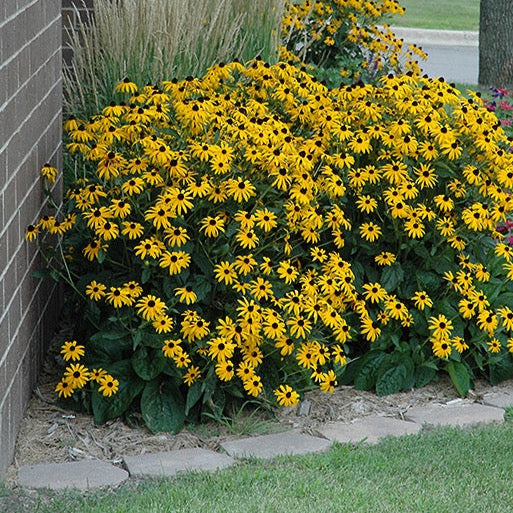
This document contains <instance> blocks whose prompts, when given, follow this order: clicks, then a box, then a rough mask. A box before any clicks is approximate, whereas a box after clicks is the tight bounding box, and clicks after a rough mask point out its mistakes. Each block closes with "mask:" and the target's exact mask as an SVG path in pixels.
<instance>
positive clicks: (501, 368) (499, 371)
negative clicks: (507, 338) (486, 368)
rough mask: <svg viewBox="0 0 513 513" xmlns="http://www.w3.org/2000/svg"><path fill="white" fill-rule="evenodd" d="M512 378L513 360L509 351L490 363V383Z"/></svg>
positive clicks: (495, 383)
mask: <svg viewBox="0 0 513 513" xmlns="http://www.w3.org/2000/svg"><path fill="white" fill-rule="evenodd" d="M511 378H513V361H512V360H511V356H510V354H509V353H508V354H507V355H505V356H504V357H503V358H501V359H500V360H499V361H497V362H495V363H492V364H490V383H491V384H492V385H498V384H499V383H501V382H502V381H505V380H507V379H511Z"/></svg>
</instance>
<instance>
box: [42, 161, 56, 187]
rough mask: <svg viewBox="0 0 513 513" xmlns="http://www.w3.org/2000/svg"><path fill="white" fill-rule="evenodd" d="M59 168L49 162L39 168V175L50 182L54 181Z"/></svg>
mask: <svg viewBox="0 0 513 513" xmlns="http://www.w3.org/2000/svg"><path fill="white" fill-rule="evenodd" d="M58 174H59V170H58V169H57V168H55V167H53V166H51V165H50V164H44V165H43V167H42V168H41V176H42V177H44V178H46V179H47V180H48V181H49V182H50V183H55V180H56V178H57V175H58Z"/></svg>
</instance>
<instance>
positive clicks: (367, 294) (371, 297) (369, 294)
mask: <svg viewBox="0 0 513 513" xmlns="http://www.w3.org/2000/svg"><path fill="white" fill-rule="evenodd" d="M363 290H364V292H363V296H364V298H365V299H366V300H367V301H370V302H371V303H378V302H380V301H384V300H385V298H386V297H387V291H386V290H385V289H384V288H383V287H382V286H381V284H379V283H377V282H376V283H365V284H364V285H363Z"/></svg>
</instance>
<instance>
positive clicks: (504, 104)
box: [499, 102, 513, 110]
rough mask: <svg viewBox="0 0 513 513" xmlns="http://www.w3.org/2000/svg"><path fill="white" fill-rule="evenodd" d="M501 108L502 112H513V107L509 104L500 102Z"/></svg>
mask: <svg viewBox="0 0 513 513" xmlns="http://www.w3.org/2000/svg"><path fill="white" fill-rule="evenodd" d="M499 108H501V109H502V110H513V105H511V103H509V102H499Z"/></svg>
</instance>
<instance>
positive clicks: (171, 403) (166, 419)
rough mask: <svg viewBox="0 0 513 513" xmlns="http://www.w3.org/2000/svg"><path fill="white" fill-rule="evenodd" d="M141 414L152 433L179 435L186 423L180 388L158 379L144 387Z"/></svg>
mask: <svg viewBox="0 0 513 513" xmlns="http://www.w3.org/2000/svg"><path fill="white" fill-rule="evenodd" d="M141 413H142V416H143V419H144V422H145V424H146V426H147V427H148V429H149V430H150V431H151V432H152V433H159V432H170V433H178V432H179V431H180V430H181V429H182V427H183V424H184V421H185V405H184V401H183V397H182V394H181V392H180V390H178V388H176V387H175V386H173V385H171V384H169V383H161V382H160V380H158V379H156V380H153V381H150V382H149V383H147V384H146V386H145V387H144V390H143V393H142V396H141Z"/></svg>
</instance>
